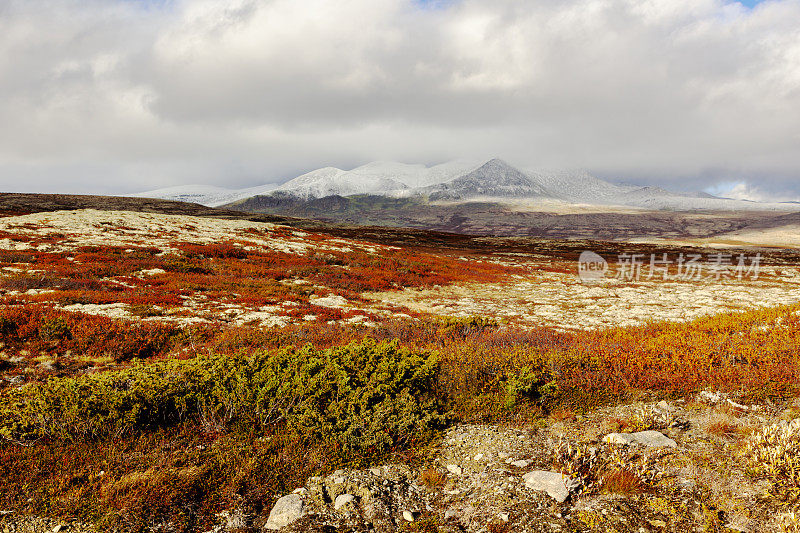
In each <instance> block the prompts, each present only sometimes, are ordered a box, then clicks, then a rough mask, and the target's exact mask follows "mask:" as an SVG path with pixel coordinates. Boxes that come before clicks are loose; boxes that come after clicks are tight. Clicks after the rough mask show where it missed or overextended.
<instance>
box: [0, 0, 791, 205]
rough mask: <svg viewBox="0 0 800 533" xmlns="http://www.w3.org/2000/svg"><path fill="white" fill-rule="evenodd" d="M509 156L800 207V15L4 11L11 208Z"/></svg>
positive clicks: (506, 4) (2, 63) (418, 6)
mask: <svg viewBox="0 0 800 533" xmlns="http://www.w3.org/2000/svg"><path fill="white" fill-rule="evenodd" d="M492 157H500V158H502V159H505V160H506V161H508V162H509V163H511V164H513V165H515V166H517V167H520V168H523V169H585V170H589V171H590V172H593V173H595V174H596V175H598V176H600V177H604V178H607V179H610V180H612V181H620V182H628V183H641V184H658V185H661V186H666V187H669V188H674V189H680V190H699V189H702V190H708V191H713V192H715V193H718V194H730V195H739V196H740V197H745V198H753V199H756V198H758V199H798V198H800V0H763V1H760V2H755V1H748V2H735V1H732V0H436V1H434V0H427V1H426V0H339V1H331V0H0V190H2V191H31V192H78V193H98V194H115V193H118V194H123V193H132V192H139V191H146V190H151V189H155V188H160V187H166V186H172V185H181V184H194V183H198V184H210V185H218V186H222V187H232V188H239V187H247V186H254V185H261V184H266V183H278V182H282V181H285V180H287V179H289V178H292V177H294V176H296V175H298V174H301V173H303V172H306V171H309V170H312V169H315V168H319V167H323V166H337V167H339V168H345V169H347V168H353V167H355V166H358V165H360V164H363V163H366V162H369V161H374V160H394V161H402V162H407V163H426V164H434V163H439V162H443V161H447V160H452V159H459V158H467V159H476V158H487V159H488V158H492Z"/></svg>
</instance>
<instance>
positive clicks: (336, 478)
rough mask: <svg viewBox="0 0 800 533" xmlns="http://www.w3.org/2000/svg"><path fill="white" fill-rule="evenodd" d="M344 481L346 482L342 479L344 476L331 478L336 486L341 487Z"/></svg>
mask: <svg viewBox="0 0 800 533" xmlns="http://www.w3.org/2000/svg"><path fill="white" fill-rule="evenodd" d="M345 481H346V479H345V478H344V476H334V478H333V482H334V483H336V484H337V485H341V484H343V483H344V482H345Z"/></svg>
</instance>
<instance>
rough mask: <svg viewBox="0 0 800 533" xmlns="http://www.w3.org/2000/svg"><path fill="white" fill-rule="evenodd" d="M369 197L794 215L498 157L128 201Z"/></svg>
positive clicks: (384, 166) (161, 193)
mask: <svg viewBox="0 0 800 533" xmlns="http://www.w3.org/2000/svg"><path fill="white" fill-rule="evenodd" d="M359 194H370V195H378V196H388V197H395V198H404V197H405V198H410V197H420V198H424V199H427V200H429V201H434V202H435V201H468V200H476V199H477V200H480V199H495V200H498V199H503V198H506V199H529V200H533V201H534V202H535V201H536V200H539V199H540V200H547V201H557V202H564V203H569V204H590V205H614V206H627V207H636V208H642V209H652V210H681V211H688V210H759V209H760V210H765V209H769V210H796V209H797V206H796V205H790V204H776V203H773V204H766V203H758V202H746V201H741V200H730V199H724V198H717V197H714V196H711V195H709V194H706V193H678V192H671V191H668V190H665V189H662V188H659V187H642V186H635V185H618V184H614V183H610V182H608V181H605V180H602V179H599V178H597V177H595V176H592V175H591V174H589V173H588V172H564V171H555V172H545V171H540V170H528V171H522V170H519V169H517V168H515V167H513V166H511V165H509V164H508V163H506V162H505V161H502V160H500V159H491V160H488V161H452V162H449V163H443V164H440V165H435V166H431V167H427V166H425V165H410V164H405V163H397V162H390V161H376V162H373V163H368V164H366V165H363V166H360V167H357V168H354V169H352V170H342V169H339V168H334V167H325V168H320V169H318V170H314V171H311V172H308V173H306V174H303V175H301V176H298V177H296V178H294V179H291V180H289V181H287V182H285V183H283V184H282V185H280V186H274V185H263V186H261V187H252V188H249V189H239V190H234V189H224V188H220V187H211V186H191V185H190V186H181V187H170V188H168V189H159V190H156V191H149V192H145V193H139V194H136V195H133V196H139V197H149V198H162V199H169V200H180V201H186V202H196V203H200V204H204V205H208V206H212V207H217V206H221V205H226V204H231V203H234V202H237V201H240V200H244V199H247V198H251V197H254V196H263V195H274V196H275V197H276V199H278V198H280V199H286V198H294V199H295V200H297V201H308V200H313V199H318V198H325V197H329V196H341V197H346V196H353V195H359Z"/></svg>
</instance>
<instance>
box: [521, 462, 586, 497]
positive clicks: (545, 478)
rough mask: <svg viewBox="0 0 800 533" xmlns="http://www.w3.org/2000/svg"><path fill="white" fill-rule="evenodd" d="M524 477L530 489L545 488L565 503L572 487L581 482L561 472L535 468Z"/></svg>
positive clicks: (552, 495)
mask: <svg viewBox="0 0 800 533" xmlns="http://www.w3.org/2000/svg"><path fill="white" fill-rule="evenodd" d="M522 479H523V480H524V481H525V485H526V486H527V487H528V488H529V489H533V490H543V491H545V492H546V493H547V494H548V495H549V496H550V497H551V498H553V499H554V500H556V501H557V502H559V503H563V502H564V501H565V500H566V499H567V498H568V497H569V493H570V491H571V490H572V489H574V488H577V486H578V485H579V482H578V481H577V480H574V479H572V478H570V477H568V476H565V475H563V474H561V473H560V472H548V471H546V470H534V471H533V472H528V473H527V474H525V475H524V476H522Z"/></svg>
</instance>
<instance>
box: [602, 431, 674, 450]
mask: <svg viewBox="0 0 800 533" xmlns="http://www.w3.org/2000/svg"><path fill="white" fill-rule="evenodd" d="M603 442H608V443H609V444H624V445H630V444H640V445H642V446H646V447H648V448H664V447H669V448H677V447H678V443H677V442H675V441H674V440H672V439H671V438H669V437H667V436H665V435H664V434H663V433H659V432H658V431H638V432H636V433H609V434H608V435H606V436H605V437H603Z"/></svg>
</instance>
